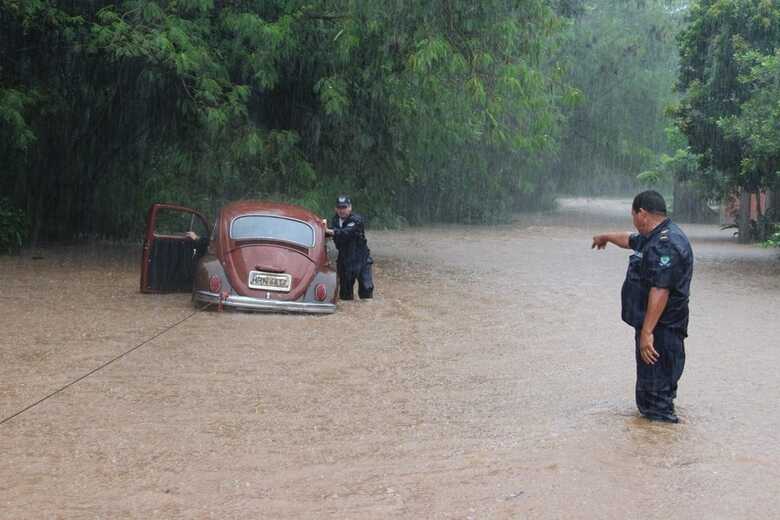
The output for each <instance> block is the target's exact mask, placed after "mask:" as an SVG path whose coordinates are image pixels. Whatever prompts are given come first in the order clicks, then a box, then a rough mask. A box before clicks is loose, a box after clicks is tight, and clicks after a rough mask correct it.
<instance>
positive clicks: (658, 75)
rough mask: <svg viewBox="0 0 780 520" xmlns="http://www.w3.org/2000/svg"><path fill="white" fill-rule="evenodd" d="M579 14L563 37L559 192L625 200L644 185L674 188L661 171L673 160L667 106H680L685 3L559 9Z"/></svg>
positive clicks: (600, 1)
mask: <svg viewBox="0 0 780 520" xmlns="http://www.w3.org/2000/svg"><path fill="white" fill-rule="evenodd" d="M560 4H561V5H560V6H559V8H560V9H562V10H563V11H564V12H568V13H572V16H573V18H572V22H571V24H570V27H569V29H568V30H567V31H566V33H565V35H564V40H563V44H562V46H561V50H560V53H561V54H560V58H559V59H560V63H561V64H562V65H563V67H564V72H563V75H562V78H563V80H564V81H566V82H567V83H569V84H571V85H572V86H573V87H574V90H573V91H572V93H570V94H568V95H567V96H565V97H564V99H563V101H564V103H565V104H564V105H563V106H562V110H563V111H564V113H565V115H566V118H567V124H566V130H565V133H564V136H563V139H562V143H561V153H560V155H559V156H558V157H556V158H555V161H554V163H553V165H552V167H553V168H554V169H555V170H556V172H557V175H558V176H559V177H560V188H561V189H562V190H563V191H567V192H576V193H583V192H585V193H593V194H599V193H601V194H603V193H620V192H629V191H634V190H635V189H636V187H637V186H636V176H637V174H638V173H639V172H648V173H646V174H643V175H642V179H644V181H649V180H651V179H652V180H653V181H654V182H668V181H667V180H666V179H667V178H666V177H665V176H664V175H660V172H656V173H659V174H658V175H656V174H654V173H651V171H654V170H652V169H654V168H655V163H656V162H657V160H658V159H657V158H658V157H659V156H660V155H661V154H664V153H670V152H671V151H672V150H673V149H674V148H670V147H669V143H668V140H667V138H666V136H665V128H666V127H667V126H668V121H667V116H666V114H665V107H666V106H667V105H668V104H670V103H672V102H673V101H674V94H673V92H672V85H673V83H674V70H675V69H676V66H677V56H676V54H677V48H676V44H675V40H674V35H675V33H676V32H677V31H678V28H679V26H680V23H681V13H682V12H683V11H682V10H681V9H680V7H681V6H680V5H679V2H668V1H649V2H613V1H608V0H591V1H582V2H579V3H577V2H560Z"/></svg>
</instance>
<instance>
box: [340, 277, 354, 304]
mask: <svg viewBox="0 0 780 520" xmlns="http://www.w3.org/2000/svg"><path fill="white" fill-rule="evenodd" d="M354 288H355V274H354V273H350V272H345V273H343V275H342V276H341V277H340V278H339V298H340V299H342V300H354V299H355V294H354V290H355V289H354Z"/></svg>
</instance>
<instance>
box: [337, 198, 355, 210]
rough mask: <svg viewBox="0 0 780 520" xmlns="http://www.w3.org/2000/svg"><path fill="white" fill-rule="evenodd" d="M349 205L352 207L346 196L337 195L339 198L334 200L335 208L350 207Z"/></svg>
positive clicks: (350, 200)
mask: <svg viewBox="0 0 780 520" xmlns="http://www.w3.org/2000/svg"><path fill="white" fill-rule="evenodd" d="M351 205H352V199H350V198H349V197H347V196H346V195H339V198H338V199H336V207H337V208H346V207H347V206H351Z"/></svg>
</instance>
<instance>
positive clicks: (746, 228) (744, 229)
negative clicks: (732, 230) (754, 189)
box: [737, 189, 752, 244]
mask: <svg viewBox="0 0 780 520" xmlns="http://www.w3.org/2000/svg"><path fill="white" fill-rule="evenodd" d="M750 199H751V197H750V192H749V191H747V190H746V189H742V190H740V192H739V212H738V213H737V227H738V228H739V241H740V242H742V243H743V244H744V243H748V242H750V241H751V240H752V236H751V235H752V233H751V231H750V202H751V201H750Z"/></svg>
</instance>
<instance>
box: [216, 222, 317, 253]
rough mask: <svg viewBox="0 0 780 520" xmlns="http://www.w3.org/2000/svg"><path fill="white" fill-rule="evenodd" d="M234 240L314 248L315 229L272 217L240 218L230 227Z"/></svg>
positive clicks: (300, 223)
mask: <svg viewBox="0 0 780 520" xmlns="http://www.w3.org/2000/svg"><path fill="white" fill-rule="evenodd" d="M230 238H232V239H233V240H281V241H283V242H291V243H293V244H297V245H300V246H303V247H314V229H313V228H312V227H311V226H310V225H309V224H306V223H305V222H301V221H299V220H291V219H289V218H284V217H274V216H271V215H246V216H244V217H238V218H236V219H235V220H234V221H233V224H232V225H231V227H230Z"/></svg>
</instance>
